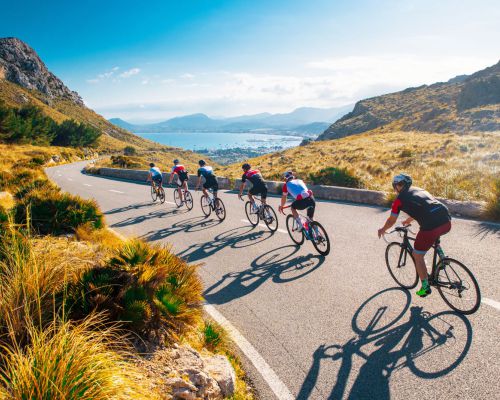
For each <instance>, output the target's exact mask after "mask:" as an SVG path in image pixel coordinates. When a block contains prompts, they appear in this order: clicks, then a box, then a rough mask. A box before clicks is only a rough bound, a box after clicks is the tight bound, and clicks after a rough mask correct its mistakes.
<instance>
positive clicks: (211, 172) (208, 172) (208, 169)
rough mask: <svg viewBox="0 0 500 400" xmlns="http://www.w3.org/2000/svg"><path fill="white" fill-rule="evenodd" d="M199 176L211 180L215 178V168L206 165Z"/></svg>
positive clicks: (201, 168) (199, 170) (199, 172)
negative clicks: (210, 178)
mask: <svg viewBox="0 0 500 400" xmlns="http://www.w3.org/2000/svg"><path fill="white" fill-rule="evenodd" d="M198 176H203V177H204V178H205V179H207V178H209V177H210V176H212V177H214V178H215V175H214V170H213V168H212V167H209V166H208V165H205V166H203V167H200V168H199V169H198Z"/></svg>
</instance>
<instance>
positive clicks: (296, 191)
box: [278, 171, 316, 238]
mask: <svg viewBox="0 0 500 400" xmlns="http://www.w3.org/2000/svg"><path fill="white" fill-rule="evenodd" d="M283 178H284V180H285V184H284V185H283V196H281V205H280V206H279V208H278V210H279V212H281V213H283V207H284V206H285V203H286V199H287V196H288V194H290V195H291V196H292V197H293V199H294V201H293V202H292V204H291V206H290V208H291V210H292V215H293V216H294V218H295V221H297V224H298V226H302V221H301V219H300V216H299V213H298V212H297V210H304V209H306V208H307V216H308V217H309V218H310V219H311V220H313V219H314V211H315V209H316V202H315V201H314V196H313V192H312V191H311V190H309V189H308V188H307V186H306V184H305V183H304V182H303V181H302V180H301V179H297V177H295V175H294V174H293V172H292V171H286V172H285V173H284V174H283ZM283 214H284V213H283ZM303 228H304V227H303ZM308 231H309V227H308V226H306V227H305V229H304V232H305V235H306V237H307V238H309V232H308Z"/></svg>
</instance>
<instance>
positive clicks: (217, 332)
mask: <svg viewBox="0 0 500 400" xmlns="http://www.w3.org/2000/svg"><path fill="white" fill-rule="evenodd" d="M201 332H202V334H203V345H204V346H205V347H206V348H207V349H209V350H211V351H217V350H220V349H221V348H224V347H225V346H226V345H227V334H226V332H225V331H224V329H223V328H222V327H221V326H220V325H218V324H216V323H215V322H212V321H206V322H205V324H204V326H203V329H202V331H201Z"/></svg>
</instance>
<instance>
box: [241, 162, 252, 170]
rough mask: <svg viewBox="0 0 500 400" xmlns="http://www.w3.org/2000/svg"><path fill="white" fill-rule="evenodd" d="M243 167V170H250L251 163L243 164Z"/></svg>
mask: <svg viewBox="0 0 500 400" xmlns="http://www.w3.org/2000/svg"><path fill="white" fill-rule="evenodd" d="M241 168H242V169H243V171H248V170H249V169H250V164H248V163H245V164H243V165H242V166H241Z"/></svg>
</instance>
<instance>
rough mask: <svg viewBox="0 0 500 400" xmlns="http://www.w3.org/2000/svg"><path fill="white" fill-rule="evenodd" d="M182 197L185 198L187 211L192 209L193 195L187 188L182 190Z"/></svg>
mask: <svg viewBox="0 0 500 400" xmlns="http://www.w3.org/2000/svg"><path fill="white" fill-rule="evenodd" d="M184 198H185V199H186V207H187V209H188V210H189V211H191V210H192V209H193V196H192V195H191V192H190V191H189V190H186V191H185V192H184Z"/></svg>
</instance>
